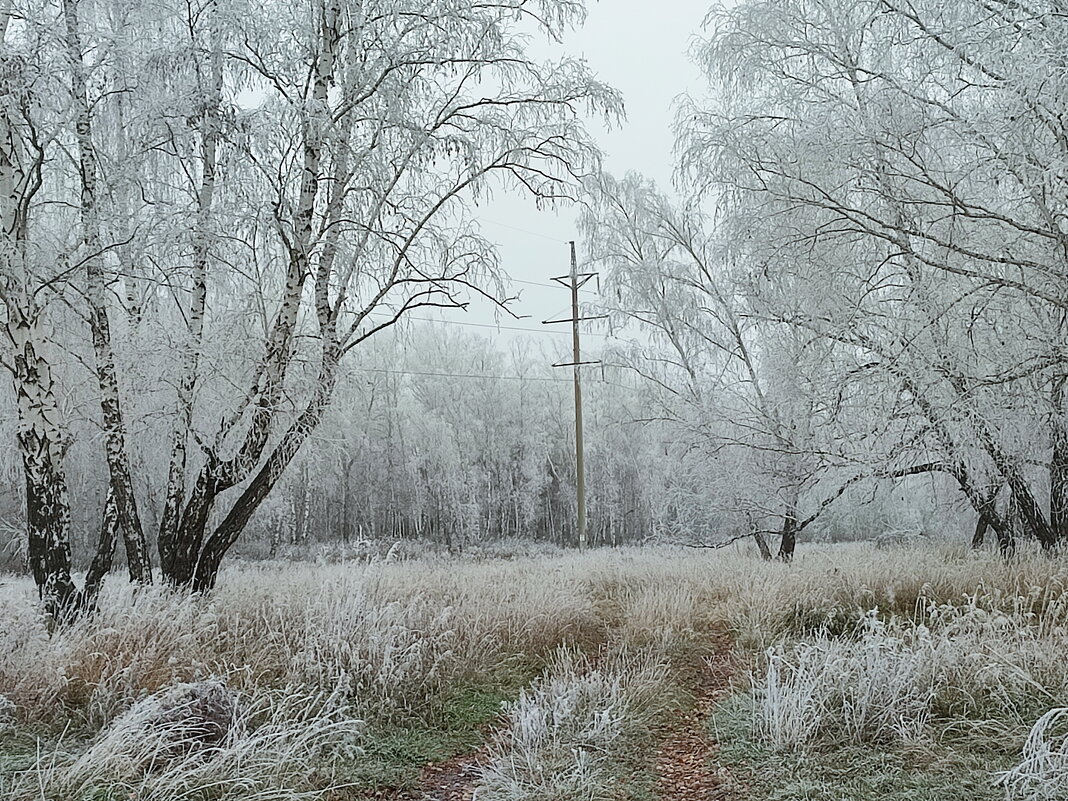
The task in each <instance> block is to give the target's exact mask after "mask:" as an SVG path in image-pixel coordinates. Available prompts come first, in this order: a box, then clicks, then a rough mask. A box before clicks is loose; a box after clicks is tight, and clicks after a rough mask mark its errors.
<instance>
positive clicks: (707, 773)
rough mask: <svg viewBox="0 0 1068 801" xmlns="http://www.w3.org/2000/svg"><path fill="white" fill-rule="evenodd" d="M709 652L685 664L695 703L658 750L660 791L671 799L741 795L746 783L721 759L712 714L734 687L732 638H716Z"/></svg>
mask: <svg viewBox="0 0 1068 801" xmlns="http://www.w3.org/2000/svg"><path fill="white" fill-rule="evenodd" d="M708 653H709V655H707V657H706V656H705V655H695V656H694V657H692V658H691V659H690V660H689V661H688V662H687V663H686V664H684V665H683V666H682V674H683V675H682V676H681V678H682V680H683V682H684V686H686V688H687V689H688V690H689V692H690V693H691V695H692V697H693V705H692V706H691V707H690V708H687V709H685V710H684V711H683V712H682V713H681V715H680V716H679V717H678V718H676V719H675V720H674V721H672V723H671V724H670V728H669V729H667V732H666V736H665V738H664V740H663V741H662V742H661V744H660V747H659V748H658V749H657V753H656V772H657V782H656V793H657V796H658V797H659V798H662V799H664V800H665V801H667V800H668V799H671V801H735V799H740V798H744V793H743V792H742V788H740V787H739V786H738V784H737V782H736V781H734V780H733V779H732V777H731V776H730V774H729V773H728V772H727V771H726V770H725V769H724V768H718V769H717V767H716V764H715V755H716V743H715V740H714V738H713V737H712V735H711V733H710V732H709V719H710V718H711V715H712V712H713V710H714V709H715V706H716V704H717V703H718V702H719V701H720V699H722V698H723V697H724V696H725V695H726V694H727V693H729V692H730V688H731V676H732V665H731V644H730V640H729V639H728V638H727V637H726V636H725V635H723V636H718V637H716V638H715V640H714V642H713V645H712V647H711V648H710V650H709V652H708Z"/></svg>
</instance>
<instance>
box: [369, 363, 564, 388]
mask: <svg viewBox="0 0 1068 801" xmlns="http://www.w3.org/2000/svg"><path fill="white" fill-rule="evenodd" d="M362 369H363V372H365V373H389V374H390V375H419V376H433V377H435V378H484V379H487V380H490V381H548V382H553V383H557V384H566V383H568V381H569V379H566V378H543V377H540V376H523V375H483V374H481V373H431V372H424V371H420V370H387V369H385V368H381V367H364V368H362Z"/></svg>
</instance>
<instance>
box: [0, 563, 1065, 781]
mask: <svg viewBox="0 0 1068 801" xmlns="http://www.w3.org/2000/svg"><path fill="white" fill-rule="evenodd" d="M1066 586H1068V561H1064V560H1060V559H1047V558H1045V557H1041V556H1037V555H1036V556H1025V557H1022V558H1020V559H1018V560H1016V561H1015V562H1012V563H1009V564H1006V563H1004V562H1002V561H1001V560H999V559H998V558H997V557H996V556H993V555H989V554H973V553H970V552H967V551H965V550H962V549H953V550H950V549H945V548H941V549H940V548H934V547H931V548H928V549H922V548H911V549H901V550H886V551H879V550H876V549H874V548H872V547H868V546H863V545H855V546H853V545H850V546H805V547H803V548H802V549H800V550H799V553H798V557H797V559H796V560H795V561H794V563H792V564H790V565H782V564H766V563H763V562H761V561H759V559H757V558H756V557H755V556H754V555H753V554H751V553H749V552H747V551H745V550H742V549H739V550H736V551H734V550H728V551H693V550H685V549H669V548H650V549H630V550H614V551H608V550H606V551H592V552H589V553H586V554H575V553H564V554H559V553H558V554H534V553H531V554H526V555H519V556H516V557H514V558H485V557H482V558H478V559H459V558H445V557H441V556H425V557H419V558H415V559H410V560H379V561H371V562H366V561H360V562H348V563H345V562H342V563H336V564H329V565H314V564H307V563H304V564H299V565H293V564H284V563H258V564H239V565H235V566H233V567H230V568H229V569H228V570H226V571H225V572H224V574H223V576H222V577H221V579H220V585H219V589H218V590H216V591H215V592H213V593H211V594H209V595H207V596H204V597H195V598H191V597H186V596H182V595H177V594H174V593H171V592H169V591H167V590H165V589H163V588H158V587H157V588H150V589H147V590H139V591H134V590H133V589H132V588H131V587H129V585H127V584H126V583H125V582H123V581H121V580H119V579H118V578H113V579H112V580H110V581H109V582H108V583H107V585H106V588H105V592H104V595H103V598H102V605H101V610H100V612H99V613H98V614H96V615H95V616H93V617H92V618H88V619H85V620H82V621H81V622H79V623H78V624H77V625H75V626H74V627H72V628H70V629H67V630H64V631H62V632H60V633H58V634H56V635H55V636H49V634H48V632H47V628H46V626H45V624H44V620H43V619H42V618H41V616H40V615H39V614H38V612H37V610H36V605H35V603H34V600H35V599H34V595H33V592H32V587H31V586H30V585H29V584H28V583H27V582H26V581H25V580H22V579H16V580H5V582H4V584H3V585H0V695H2V696H3V700H2V701H0V777H2V779H0V782H3V783H0V797H2V798H9V797H10V798H13V799H18V801H23V799H25V801H30V799H34V800H35V801H36V800H37V799H41V801H46V800H47V799H56V801H59V799H64V800H65V799H67V798H72V799H78V801H82V799H83V798H84V799H90V798H92V799H107V801H110V799H111V798H113V797H114V798H123V799H128V798H129V797H130V796H131V793H135V794H136V793H140V795H135V797H139V798H148V797H150V798H153V799H155V798H159V799H163V800H164V801H170V799H183V801H184V800H185V799H188V801H194V799H205V800H206V799H209V798H216V797H227V796H225V795H219V792H218V788H216V789H211V788H212V787H213V786H214V785H212V782H213V781H216V780H221V779H222V778H223V777H224V776H230V777H236V778H237V779H240V780H241V781H245V782H246V784H245V785H244V786H245V791H244V792H245V795H243V796H240V797H243V798H249V799H253V801H255V799H265V798H271V799H283V800H284V799H295V798H302V797H308V798H311V797H324V798H325V797H327V796H323V795H322V794H323V791H324V790H326V789H327V788H331V787H332V788H333V790H332V791H331V792H332V794H331V795H330V796H329V797H330V798H332V799H345V798H352V799H358V798H364V797H368V796H367V793H368V792H373V791H374V789H375V788H376V787H383V786H398V785H409V786H410V785H411V784H412V783H413V782H414V781H415V780H416V779H417V777H418V775H419V772H420V770H421V768H422V767H423V766H424V765H425V764H426V763H428V762H437V761H441V760H444V759H447V758H448V757H450V756H452V755H454V754H456V753H460V752H471V751H475V750H477V749H478V747H479V745H480V744H482V743H483V742H487V741H488V743H489V752H488V755H487V759H488V762H487V763H486V767H485V769H484V771H483V773H482V774H481V778H480V781H481V785H482V791H481V793H482V794H481V795H480V797H482V798H486V799H490V801H497V800H498V799H501V800H503V799H516V800H517V801H518V799H533V798H538V797H554V798H569V797H574V798H583V799H589V801H600V799H606V800H607V799H612V798H616V797H620V794H621V793H623V792H624V791H623V790H621V789H620V787H621V785H619V784H618V780H619V778H620V777H621V776H623V775H624V774H628V773H631V774H632V773H633V772H634V771H635V770H638V769H640V765H639V766H637V767H636V766H635V764H633V762H634V759H635V754H637V758H638V761H639V762H640V761H641V759H642V754H643V753H644V751H643V749H645V748H646V746H647V745H648V742H647V741H646V740H647V739H648V733H649V731H651V730H652V729H651V726H650V722H651V721H652V720H653V719H654V718H657V717H658V716H663V714H664V710H665V708H666V707H667V706H668V705H669V704H668V703H666V699H668V698H669V697H670V695H671V693H672V692H673V690H674V689H675V688H674V687H673V682H675V681H676V678H677V677H676V675H675V673H674V672H673V667H672V665H673V664H674V663H673V660H674V659H675V657H676V656H677V655H678V653H679V652H681V651H683V650H686V649H691V650H690V651H689V653H693V651H692V647H693V646H695V645H697V646H698V647H700V646H701V644H702V643H704V644H708V643H710V642H713V641H715V642H718V641H719V634H718V633H717V632H721V631H723V630H727V631H729V632H731V633H732V634H733V636H734V638H735V642H736V645H737V652H738V657H737V658H738V660H739V662H740V663H742V669H741V670H740V671H739V677H740V678H739V681H740V683H742V684H744V681H743V679H744V676H745V674H746V673H747V671H751V673H752V681H751V682H750V684H751V686H750V687H742V688H741V689H742V690H743V691H744V692H745V693H747V694H745V695H742V696H739V698H741V699H742V700H745V699H749V700H748V701H746V702H745V703H743V704H742V705H741V706H740V707H737V708H736V709H735V712H734V713H733V714H734V719H735V722H736V723H737V725H738V726H744V728H745V731H746V732H747V734H746V737H745V738H741V739H740V740H739V742H747V743H750V744H751V745H752V754H751V758H752V761H753V765H754V766H755V767H754V770H756V769H758V768H759V766H760V765H762V764H763V765H767V764H771V763H770V762H768V760H772V761H777V762H778V763H780V764H785V761H789V760H800V761H799V762H798V763H797V764H803V765H807V766H808V767H807V768H806V770H810V771H811V770H816V767H814V766H817V767H818V765H820V764H823V763H821V762H820V760H827V761H826V765H827V770H829V771H831V773H828V774H826V775H837V774H835V773H834V771H837V770H838V768H840V767H842V763H843V759H844V760H846V761H848V760H850V759H853V760H860V757H859V756H857V755H858V754H860V753H862V752H870V753H873V754H879V755H882V757H880V758H885V761H886V764H887V765H889V766H890V767H888V768H887V773H886V775H887V776H890V777H892V776H894V775H897V774H898V773H900V774H901V775H906V774H907V775H910V776H912V777H913V779H915V782H914V784H913V785H912V786H915V787H925V786H927V784H925V783H924V782H925V781H926V779H925V778H924V777H925V776H926V774H925V773H924V770H926V768H925V767H924V765H927V764H928V763H930V764H932V765H933V764H934V762H937V763H938V764H939V765H941V766H942V767H941V768H939V770H941V772H940V773H938V776H939V777H941V778H939V779H938V782H942V783H941V784H937V786H939V787H943V786H946V787H948V786H950V784H946V782H949V783H951V782H952V781H953V780H954V779H953V777H954V776H955V775H956V773H958V772H959V773H960V775H961V776H964V775H967V776H968V777H970V778H969V779H968V781H970V782H973V783H974V782H976V781H979V780H978V779H976V777H977V776H979V775H980V774H981V776H982V783H983V787H984V788H985V790H984V792H985V791H986V790H989V791H990V792H994V791H995V789H996V792H997V794H998V795H1000V796H1004V794H1005V792H1007V791H1011V792H1012V793H1014V795H1012V796H1011V797H1012V798H1014V799H1040V798H1046V797H1056V796H1050V795H1049V794H1048V792H1049V788H1050V787H1057V786H1061V785H1063V781H1062V779H1063V778H1064V772H1065V770H1066V768H1065V765H1066V764H1068V757H1065V756H1064V754H1065V747H1064V742H1065V740H1064V737H1063V736H1062V730H1063V729H1064V728H1065V722H1066V721H1065V718H1064V717H1058V716H1053V717H1047V718H1043V715H1045V714H1046V713H1047V712H1049V711H1050V710H1052V709H1056V708H1060V707H1063V706H1064V705H1065V702H1066V701H1068V659H1065V658H1064V654H1066V653H1068V600H1066V593H1065V587H1066ZM208 679H214V680H218V681H220V682H222V683H223V684H224V685H225V686H226V687H227V688H229V689H230V690H232V691H233V692H234V693H236V694H237V697H238V698H240V699H242V701H241V704H242V706H241V710H242V712H241V714H242V715H245V716H246V718H247V720H246V722H245V723H244V724H243V725H242V726H240V727H237V728H236V729H235V730H234V731H233V733H232V734H231V735H228V736H229V737H230V739H228V740H227V741H226V742H225V743H224V744H222V745H221V746H218V747H214V748H213V749H208V750H201V751H198V752H197V756H196V757H195V758H193V757H190V759H181V760H177V761H176V762H168V763H167V765H166V766H162V763H160V762H159V761H158V760H156V761H155V762H153V760H152V759H151V758H149V759H147V761H146V760H145V759H144V758H143V757H144V754H141V755H140V756H136V755H135V756H136V758H131V757H130V756H129V753H130V752H128V751H124V750H123V748H126V746H123V748H118V747H117V745H116V743H117V742H118V741H122V740H123V739H124V738H125V739H130V738H131V737H132V735H129V734H128V733H127V734H126V735H122V736H120V732H121V731H127V732H128V731H129V730H128V729H122V726H123V725H126V724H124V723H123V720H124V715H127V714H128V713H129V712H130V710H131V709H134V708H135V705H137V704H138V703H139V702H141V701H143V700H144V699H145V698H147V697H149V696H152V695H153V694H155V693H159V692H161V691H166V690H167V688H170V687H173V686H175V685H177V684H181V683H186V682H197V681H202V680H208ZM328 698H329V699H334V700H333V701H331V705H326V704H325V703H323V702H322V701H321V700H320V701H315V700H314V699H328ZM287 699H289V700H287ZM292 699H296V700H295V701H294V700H292ZM309 716H310V717H309ZM1040 719H1042V720H1044V721H1045V722H1044V723H1041V722H1040ZM127 722H128V721H127ZM1036 723H1039V724H1040V725H1039V726H1038V728H1036V730H1035V731H1036V733H1035V734H1033V736H1032V737H1031V739H1030V740H1028V735H1029V734H1030V733H1031V730H1032V727H1034V726H1035V725H1036ZM640 735H642V736H645V738H646V740H643V739H642V736H640ZM151 743H152V740H151V738H150V737H147V738H142V739H138V742H137V747H138V748H147V749H150V750H151V748H152V745H151ZM1025 744H1026V746H1027V747H1026V749H1025ZM872 749H874V750H872ZM969 749H971V750H972V751H975V750H976V749H978V751H977V753H982V754H988V753H989V754H993V758H991V759H987V762H988V763H989V765H988V766H987V767H983V768H979V767H976V766H975V764H974V763H975V762H976V759H977V757H975V756H974V754H971V755H969V754H970V751H969ZM123 754H125V756H117V755H123ZM835 755H838V756H835ZM843 755H844V756H843ZM924 755H926V756H924ZM958 757H959V758H960V760H962V761H961V764H962V765H963V764H964V763H965V762H967V763H968V765H970V767H969V769H968V770H967V771H964V770H963V769H962V770H961V771H957V772H955V771H954V770H953V769H952V764H953V760H954V759H956V758H958ZM984 758H985V757H984ZM628 760H629V762H628ZM646 762H648V759H646ZM744 762H745V760H744V759H743V758H741V757H739V764H742V763H744ZM880 764H882V763H880ZM899 764H900V765H905V766H906V767H908V766H911V767H908V770H905V769H904V768H903V769H902V771H904V772H902V771H897V772H896V773H895V771H896V768H893V766H894V765H899ZM1016 764H1018V765H1019V767H1018V768H1017V769H1016V770H1011V769H1012V767H1013V765H1016ZM145 765H151V766H152V767H150V768H146V767H145ZM858 765H859V762H858ZM947 765H949V766H950V767H948V768H947V767H946V766H947ZM138 766H139V767H138ZM739 770H743V771H744V768H739ZM799 770H800V769H798V770H794V771H793V773H792V775H793V778H794V779H795V780H797V781H800V779H799V778H798V777H799V776H802V775H807V774H804V771H801V772H798V771H799ZM932 770H934V768H932ZM909 771H912V772H911V773H909ZM999 771H1009V772H1008V773H1006V774H1005V779H1004V786H1003V787H998V786H996V785H995V784H994V781H995V779H996V778H997V776H996V774H997V773H998V772H999ZM821 775H822V774H821ZM932 775H933V774H932ZM87 777H93V778H92V781H90V780H89V778H87ZM241 777H245V778H241ZM943 779H944V781H943ZM838 780H839V779H835V781H838ZM889 780H890V779H888V781H889ZM820 781H822V779H820V778H819V776H817V775H815V774H813V775H812V778H811V783H812V786H813V787H816V786H818V785H819V782H820ZM962 781H963V779H962ZM93 782H95V783H96V784H93ZM248 782H259V783H258V784H255V783H248ZM235 786H238V785H235ZM757 786H758V783H755V784H754V787H757ZM828 786H830V785H828ZM931 786H935V785H931ZM963 786H964V785H962V787H963ZM976 786H977V785H976ZM598 787H600V788H601V789H600V790H597V789H596V788H598ZM769 787H771V785H769ZM42 788H43V789H42ZM137 788H141V789H137ZM1005 788H1008V790H1006V789H1005ZM779 789H780V790H781V787H780V788H779ZM773 791H774V792H779V790H774V788H772V789H771V790H769V791H768V792H769V793H772V792H773ZM235 792H236V790H235ZM791 792H792V791H791ZM798 792H800V791H798ZM806 792H807V791H806ZM813 792H814V793H815V791H813ZM828 792H829V791H828ZM888 792H889V791H888ZM940 792H941V791H940ZM946 792H949V791H946ZM961 792H965V793H966V794H967V793H968V792H972V791H970V790H961ZM213 793H214V795H213ZM613 793H614V794H615V795H613ZM754 793H756V790H754ZM1042 793H1046V795H1042ZM94 794H95V795H94ZM109 794H110V795H109ZM972 794H973V795H974V794H975V793H972ZM235 797H237V796H235ZM759 797H761V796H759V795H758V794H754V798H759ZM769 797H771V796H770V795H769ZM779 797H793V796H789V795H786V796H783V795H781V794H780V795H779ZM799 797H807V796H799ZM811 797H813V798H817V797H822V796H820V795H819V794H818V793H817V794H815V795H812V796H811ZM832 797H833V796H832ZM851 797H852V796H851ZM855 797H856V798H858V799H862V798H864V797H865V796H864V795H863V793H860V792H859V791H858V793H857V794H856V796H855ZM890 797H892V793H891V796H890ZM902 797H908V795H907V794H906V795H904V796H902ZM916 797H925V796H923V795H922V794H921V795H919V796H916ZM932 797H937V796H932ZM976 797H978V796H976ZM983 797H986V796H983Z"/></svg>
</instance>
